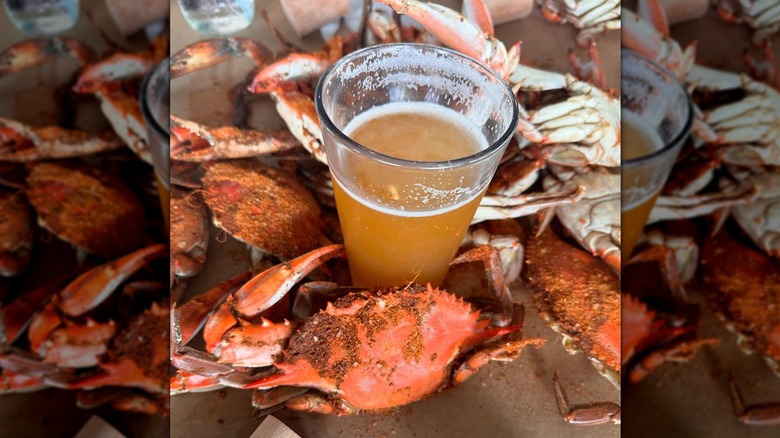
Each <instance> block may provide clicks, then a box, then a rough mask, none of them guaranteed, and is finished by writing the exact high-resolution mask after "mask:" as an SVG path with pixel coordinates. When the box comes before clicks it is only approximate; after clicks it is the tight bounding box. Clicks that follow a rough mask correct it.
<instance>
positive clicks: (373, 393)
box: [172, 245, 541, 415]
mask: <svg viewBox="0 0 780 438" xmlns="http://www.w3.org/2000/svg"><path fill="white" fill-rule="evenodd" d="M466 254H469V253H466ZM343 256H344V249H343V246H341V245H331V246H327V247H323V248H320V249H317V250H315V251H312V252H310V253H308V254H305V255H303V256H301V257H298V258H296V259H294V260H291V261H289V262H288V263H286V264H283V265H277V266H274V267H272V268H271V269H269V270H267V271H265V272H263V273H261V274H259V275H258V276H256V277H254V278H253V279H251V280H249V282H247V283H246V284H245V285H244V286H242V287H240V289H238V290H237V291H235V292H233V293H230V292H231V288H230V287H228V288H225V287H222V288H218V289H217V292H216V295H219V296H220V300H214V301H212V302H211V303H209V304H211V305H213V304H215V303H216V304H218V302H219V301H221V300H225V299H227V302H226V303H225V304H222V305H221V306H220V307H219V308H218V310H217V311H216V312H215V313H213V315H212V316H211V317H210V318H209V321H208V322H206V324H205V328H204V338H205V339H206V348H207V349H208V350H209V351H210V352H211V354H213V356H210V355H204V354H203V353H199V354H195V353H193V352H192V350H191V349H189V347H184V344H186V343H187V342H189V340H190V339H191V338H192V337H193V336H194V334H195V333H196V331H197V330H198V329H199V328H200V326H201V325H202V322H201V323H199V321H200V320H202V319H203V317H204V316H207V315H208V314H209V313H211V312H212V311H213V310H211V308H205V307H204V306H203V302H202V301H201V302H196V303H186V304H184V305H183V306H181V307H179V308H177V309H175V310H174V320H173V324H174V333H175V344H174V346H173V352H172V354H173V357H172V360H173V363H174V365H176V366H177V367H178V368H179V369H180V370H181V371H184V372H183V373H182V372H181V371H180V373H179V375H178V376H177V377H176V378H174V379H173V383H172V387H174V386H175V387H178V388H179V389H180V390H197V389H198V386H199V385H205V386H207V387H209V388H212V387H215V386H218V385H219V384H228V385H236V384H237V382H238V385H240V386H241V387H246V388H259V389H262V390H263V392H261V393H259V395H258V397H256V400H258V401H260V400H263V401H264V403H265V402H268V401H269V400H271V401H272V402H273V404H278V403H285V404H286V406H287V407H289V408H293V409H305V410H309V411H315V412H322V413H337V414H340V415H343V414H349V413H355V412H360V411H375V410H383V409H388V408H392V407H396V406H401V405H404V404H407V403H411V402H413V401H415V400H418V399H420V398H423V397H426V396H429V395H431V394H433V393H435V392H436V391H439V390H441V389H444V388H447V387H450V386H453V385H456V384H458V383H460V382H462V381H463V380H465V379H466V378H468V377H469V376H470V375H472V374H473V373H474V372H476V371H477V370H478V369H479V368H480V367H482V366H483V365H485V364H486V363H488V362H490V361H491V360H499V361H501V360H503V361H507V360H513V359H515V358H517V357H518V356H519V355H520V352H521V350H522V349H523V347H525V346H526V345H529V344H530V345H536V346H538V345H539V344H540V342H541V341H540V340H537V339H516V338H509V337H508V336H509V335H510V334H511V333H513V332H516V331H517V330H518V329H519V327H517V326H505V327H500V326H491V324H490V319H485V318H482V317H481V315H480V312H479V311H475V310H474V309H473V308H472V306H471V305H469V304H467V303H465V302H463V301H462V300H460V299H457V298H456V297H455V296H453V295H451V294H450V293H448V292H445V291H443V290H440V289H436V288H433V287H431V286H427V287H426V286H421V285H409V286H408V287H405V288H400V287H399V288H394V289H390V290H379V291H367V290H360V289H355V288H352V289H350V290H348V291H344V292H342V293H340V294H339V295H341V296H342V298H339V299H338V300H336V301H335V302H332V303H328V304H327V305H326V306H325V307H324V308H318V307H314V308H311V307H310V308H309V313H313V315H312V316H309V317H308V318H306V319H305V320H302V321H296V322H289V321H287V320H284V321H283V322H279V323H273V322H271V321H269V320H267V319H265V318H260V319H258V315H260V314H262V312H264V311H266V310H267V309H269V308H270V307H272V306H273V305H274V304H275V303H276V302H277V301H278V300H280V299H281V298H282V297H284V296H285V295H286V294H287V293H288V291H289V290H290V288H291V287H292V286H293V285H294V284H295V283H297V282H298V281H299V280H301V279H302V278H303V277H304V276H306V275H307V274H308V273H309V272H310V271H312V270H314V269H316V268H317V267H318V266H320V265H321V264H322V263H324V262H325V261H327V260H328V259H331V258H334V257H343ZM461 257H463V258H466V259H468V258H470V256H469V255H463V256H461ZM502 284H503V283H502ZM233 287H236V286H233ZM500 292H501V291H499V293H500ZM307 301H308V302H309V303H316V302H317V301H309V300H307ZM296 305H297V307H300V305H298V304H296ZM310 305H311V304H310ZM310 305H309V306H310ZM307 307H308V306H307ZM199 309H200V310H199ZM317 310H319V312H317ZM251 321H255V323H252V322H251ZM444 334H446V336H442V335H444ZM491 341H492V342H491ZM209 360H210V363H211V364H210V365H206V364H207V363H209V362H207V361H209ZM268 366H273V368H272V369H270V370H269V371H266V372H263V373H261V376H260V378H259V379H257V378H254V377H252V376H250V375H248V374H243V373H242V371H241V370H242V369H244V368H240V367H253V368H254V367H268ZM241 374H243V375H241ZM290 386H293V387H299V388H302V389H304V390H305V391H301V390H289V389H285V388H286V387H290ZM262 407H267V406H262Z"/></svg>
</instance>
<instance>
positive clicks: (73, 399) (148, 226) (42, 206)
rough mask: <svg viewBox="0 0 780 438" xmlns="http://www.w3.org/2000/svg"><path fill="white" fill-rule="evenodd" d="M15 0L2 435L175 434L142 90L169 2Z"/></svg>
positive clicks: (0, 177) (3, 224)
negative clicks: (110, 429)
mask: <svg viewBox="0 0 780 438" xmlns="http://www.w3.org/2000/svg"><path fill="white" fill-rule="evenodd" d="M3 3H4V4H3V8H2V12H0V59H1V60H2V61H0V235H2V236H3V239H2V246H0V316H1V318H0V327H2V328H3V330H2V331H0V333H2V335H0V344H1V347H2V349H1V351H0V376H1V377H0V434H1V435H3V436H51V435H58V436H75V434H76V433H77V432H78V431H79V430H80V429H82V427H84V426H85V424H86V423H87V421H89V420H90V419H91V418H93V420H92V427H96V425H97V427H98V429H100V427H113V428H115V429H116V430H117V431H119V432H120V433H121V434H123V435H125V436H155V437H157V436H167V435H168V425H169V420H168V417H167V415H168V409H169V408H168V365H167V351H168V342H169V340H168V314H169V312H168V297H169V291H168V286H166V283H167V278H168V274H167V273H168V272H169V257H168V254H169V251H168V245H167V243H168V232H167V229H166V225H165V221H164V217H163V212H162V208H161V206H162V205H163V204H161V201H160V191H159V189H158V183H157V182H156V178H155V173H154V170H153V168H152V165H151V161H152V160H151V154H150V151H149V144H148V141H147V132H146V124H145V123H144V120H143V117H142V114H141V110H140V104H139V97H140V94H141V88H142V83H143V80H144V78H145V77H146V76H147V75H148V74H149V73H150V72H151V71H152V69H153V68H154V67H155V66H156V65H157V64H158V63H159V62H160V61H161V60H162V59H163V58H166V57H167V56H168V43H167V41H168V29H167V21H168V20H167V16H168V2H167V1H164V0H163V1H147V2H132V3H133V4H134V5H135V8H136V9H135V10H132V9H128V8H127V6H128V5H129V4H130V3H131V2H118V1H112V0H108V1H103V0H81V1H23V0H22V1H14V0H8V1H4V2H3ZM141 3H142V4H141ZM141 8H143V9H141ZM166 103H167V102H166ZM164 205H165V206H166V207H167V201H166V202H165V203H164ZM160 358H161V359H162V360H159V359H160ZM98 419H100V420H101V421H105V423H102V424H103V426H100V424H101V423H100V421H98ZM109 425H110V426H109ZM91 430H93V431H94V430H95V429H91Z"/></svg>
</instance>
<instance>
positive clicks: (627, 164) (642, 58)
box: [620, 48, 694, 169]
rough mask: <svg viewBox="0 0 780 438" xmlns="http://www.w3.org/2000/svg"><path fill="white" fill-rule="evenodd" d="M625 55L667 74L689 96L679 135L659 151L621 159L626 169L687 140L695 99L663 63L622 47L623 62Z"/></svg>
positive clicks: (660, 154) (651, 158)
mask: <svg viewBox="0 0 780 438" xmlns="http://www.w3.org/2000/svg"><path fill="white" fill-rule="evenodd" d="M624 57H626V58H635V59H637V60H638V61H640V62H643V63H645V64H647V65H649V66H651V67H652V68H654V69H656V70H658V71H659V72H660V73H661V74H663V75H664V76H666V77H668V78H671V80H672V81H673V82H674V83H675V84H677V86H678V87H679V89H680V90H682V92H683V94H685V96H687V97H688V99H687V105H686V107H687V111H686V112H687V116H686V118H685V123H684V124H683V126H682V128H681V129H680V132H678V133H677V135H675V136H674V137H673V138H672V140H670V141H668V142H664V147H662V148H661V149H658V150H657V151H653V152H651V153H649V154H647V155H642V156H641V157H636V158H631V159H629V160H623V161H621V165H620V166H621V168H623V169H626V168H629V169H631V168H635V167H640V166H642V165H644V164H646V163H648V162H650V161H654V160H655V159H657V158H660V157H662V156H664V155H666V154H667V153H668V152H669V151H672V150H674V148H675V146H677V144H679V143H680V142H683V141H685V139H686V137H688V135H689V134H690V132H691V128H692V127H693V119H694V112H693V99H692V98H691V96H690V94H689V93H688V90H687V89H686V88H685V85H684V84H683V83H682V82H680V80H679V79H678V78H677V76H676V75H675V74H673V73H672V72H671V71H669V69H667V68H666V67H664V66H662V65H661V64H659V63H657V62H655V61H653V60H651V59H650V58H648V57H646V56H643V55H641V54H639V53H637V52H635V51H633V50H629V49H625V48H621V49H620V59H621V62H622V60H623V58H624ZM621 88H622V87H621ZM622 110H623V108H622V107H621V112H622Z"/></svg>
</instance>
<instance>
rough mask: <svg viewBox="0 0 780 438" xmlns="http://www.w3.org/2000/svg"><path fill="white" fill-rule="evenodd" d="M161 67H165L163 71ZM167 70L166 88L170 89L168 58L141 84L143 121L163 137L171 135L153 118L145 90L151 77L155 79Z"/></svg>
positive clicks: (149, 83) (155, 67)
mask: <svg viewBox="0 0 780 438" xmlns="http://www.w3.org/2000/svg"><path fill="white" fill-rule="evenodd" d="M163 67H165V68H164V69H163ZM164 70H168V87H169V88H170V82H171V80H170V58H167V57H166V58H165V59H163V60H162V61H160V62H159V63H158V64H157V65H156V66H154V68H153V69H152V71H151V72H149V74H148V75H146V77H145V78H144V81H143V83H142V84H141V96H140V101H141V113H142V114H143V117H144V120H145V121H146V123H147V124H149V125H151V126H152V128H153V129H154V130H155V131H157V133H158V134H160V135H161V136H164V137H170V136H171V133H170V131H169V130H166V129H165V128H163V127H162V125H161V124H160V122H159V121H158V120H157V117H155V116H154V114H153V113H152V110H151V108H150V107H149V98H148V97H147V94H148V93H147V91H148V90H147V89H148V88H149V87H150V86H151V81H152V77H156V76H157V75H158V74H160V72H161V71H164Z"/></svg>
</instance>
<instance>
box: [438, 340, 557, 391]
mask: <svg viewBox="0 0 780 438" xmlns="http://www.w3.org/2000/svg"><path fill="white" fill-rule="evenodd" d="M528 345H533V346H534V347H536V348H539V347H541V346H542V345H544V339H519V340H513V341H508V342H503V343H501V344H499V345H495V346H491V347H486V348H483V349H480V350H479V351H477V352H475V353H472V354H471V355H470V356H469V357H467V358H466V359H465V360H464V361H463V363H462V364H461V365H460V366H459V367H458V368H457V369H456V370H455V372H454V373H453V376H452V382H453V384H454V385H459V384H461V383H463V382H464V381H466V379H468V378H469V377H471V376H472V375H474V374H475V373H476V372H477V371H479V369H480V368H482V367H483V366H485V365H487V364H488V363H490V362H492V361H498V362H511V361H513V360H515V359H517V358H518V357H520V353H521V352H522V351H523V348H525V347H526V346H528Z"/></svg>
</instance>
